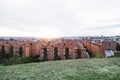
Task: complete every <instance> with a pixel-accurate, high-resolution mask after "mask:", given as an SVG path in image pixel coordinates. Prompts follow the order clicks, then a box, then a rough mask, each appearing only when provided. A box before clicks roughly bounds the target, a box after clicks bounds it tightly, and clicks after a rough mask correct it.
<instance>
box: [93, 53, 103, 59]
mask: <svg viewBox="0 0 120 80" xmlns="http://www.w3.org/2000/svg"><path fill="white" fill-rule="evenodd" d="M94 57H95V58H104V55H102V54H100V53H98V54H96V55H95V56H94Z"/></svg>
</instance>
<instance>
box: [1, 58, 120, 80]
mask: <svg viewBox="0 0 120 80" xmlns="http://www.w3.org/2000/svg"><path fill="white" fill-rule="evenodd" d="M0 80H120V58H93V59H72V60H60V61H47V62H39V63H28V64H18V65H11V66H0Z"/></svg>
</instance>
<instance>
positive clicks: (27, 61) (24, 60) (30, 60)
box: [21, 57, 32, 63]
mask: <svg viewBox="0 0 120 80" xmlns="http://www.w3.org/2000/svg"><path fill="white" fill-rule="evenodd" d="M21 62H22V63H30V62H32V59H31V57H21Z"/></svg>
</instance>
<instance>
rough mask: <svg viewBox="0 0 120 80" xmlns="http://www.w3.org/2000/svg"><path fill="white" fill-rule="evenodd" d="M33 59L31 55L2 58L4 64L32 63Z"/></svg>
mask: <svg viewBox="0 0 120 80" xmlns="http://www.w3.org/2000/svg"><path fill="white" fill-rule="evenodd" d="M31 61H32V60H31V58H30V57H11V58H9V59H6V58H4V59H2V64H3V65H12V64H22V63H30V62H31Z"/></svg>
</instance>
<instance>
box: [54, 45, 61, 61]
mask: <svg viewBox="0 0 120 80" xmlns="http://www.w3.org/2000/svg"><path fill="white" fill-rule="evenodd" d="M54 60H60V57H59V55H58V48H57V47H55V48H54Z"/></svg>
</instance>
